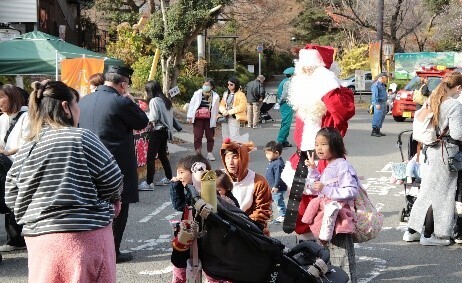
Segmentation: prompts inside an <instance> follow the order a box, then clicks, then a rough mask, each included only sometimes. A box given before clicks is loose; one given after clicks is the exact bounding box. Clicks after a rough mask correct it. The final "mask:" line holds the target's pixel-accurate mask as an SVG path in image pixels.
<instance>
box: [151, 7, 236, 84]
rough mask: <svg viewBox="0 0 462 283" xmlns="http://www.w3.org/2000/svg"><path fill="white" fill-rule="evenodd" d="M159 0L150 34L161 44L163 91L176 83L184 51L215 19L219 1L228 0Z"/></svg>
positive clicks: (152, 18) (155, 41) (157, 44)
mask: <svg viewBox="0 0 462 283" xmlns="http://www.w3.org/2000/svg"><path fill="white" fill-rule="evenodd" d="M160 2H161V9H160V10H157V11H155V12H154V14H153V15H152V17H151V21H150V27H151V29H150V31H149V32H148V34H149V36H150V38H151V39H152V40H153V42H154V43H155V44H156V46H157V47H158V48H160V50H161V52H162V55H161V60H162V74H163V88H164V91H166V90H168V89H169V88H171V87H172V86H174V85H176V84H177V80H178V76H179V75H180V67H181V64H182V62H183V59H184V55H185V52H186V50H187V48H188V47H189V46H190V45H191V43H192V42H193V41H194V40H195V39H196V37H197V35H198V34H200V33H201V32H203V31H204V30H205V29H206V28H209V27H210V26H212V25H213V24H214V23H215V22H216V21H217V18H216V14H217V13H218V12H219V10H213V11H212V12H211V10H212V9H214V8H215V7H219V5H226V4H228V3H229V2H230V0H195V1H189V0H178V1H176V2H174V3H173V4H171V5H170V6H169V7H166V6H165V3H164V1H162V0H161V1H160Z"/></svg>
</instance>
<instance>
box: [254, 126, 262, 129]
mask: <svg viewBox="0 0 462 283" xmlns="http://www.w3.org/2000/svg"><path fill="white" fill-rule="evenodd" d="M252 128H254V129H260V128H261V126H253V127H252Z"/></svg>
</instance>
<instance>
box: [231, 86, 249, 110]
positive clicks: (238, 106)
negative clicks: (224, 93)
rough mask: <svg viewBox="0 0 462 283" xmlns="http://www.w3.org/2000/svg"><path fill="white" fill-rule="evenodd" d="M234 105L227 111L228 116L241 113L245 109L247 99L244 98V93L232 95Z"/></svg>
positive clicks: (239, 92)
mask: <svg viewBox="0 0 462 283" xmlns="http://www.w3.org/2000/svg"><path fill="white" fill-rule="evenodd" d="M234 100H235V103H234V105H233V108H231V109H230V110H229V111H228V114H229V115H232V114H236V113H241V112H243V111H246V109H247V99H246V98H245V95H244V93H242V92H241V91H238V92H236V93H235V94H234Z"/></svg>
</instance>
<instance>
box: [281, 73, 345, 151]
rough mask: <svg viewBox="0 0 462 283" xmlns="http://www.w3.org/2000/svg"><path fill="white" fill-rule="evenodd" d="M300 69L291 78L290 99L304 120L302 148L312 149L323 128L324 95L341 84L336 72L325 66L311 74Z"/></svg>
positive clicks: (298, 114) (297, 113)
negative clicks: (317, 134)
mask: <svg viewBox="0 0 462 283" xmlns="http://www.w3.org/2000/svg"><path fill="white" fill-rule="evenodd" d="M300 70H301V69H296V74H295V76H294V77H293V78H292V80H291V83H290V89H289V96H288V100H289V102H290V104H291V105H292V107H293V109H294V111H295V112H296V115H297V116H298V117H299V118H300V119H302V120H303V122H304V127H303V134H302V143H301V146H300V149H301V150H312V149H314V139H315V137H316V133H317V132H318V131H319V130H320V129H321V121H322V117H323V116H324V114H326V111H327V109H326V106H325V104H324V102H323V101H322V97H323V96H324V95H326V94H327V93H328V92H330V91H332V90H334V89H336V88H338V87H339V86H340V84H339V82H338V79H337V78H336V76H335V74H334V73H333V72H331V71H329V70H328V69H326V68H325V67H318V68H316V69H315V70H314V72H313V73H312V74H311V75H308V74H305V73H300V72H301V71H300ZM297 71H298V74H297Z"/></svg>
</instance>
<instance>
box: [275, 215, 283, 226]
mask: <svg viewBox="0 0 462 283" xmlns="http://www.w3.org/2000/svg"><path fill="white" fill-rule="evenodd" d="M273 222H274V223H277V224H279V223H283V222H284V216H279V217H278V218H276V220H274V221H273Z"/></svg>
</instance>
